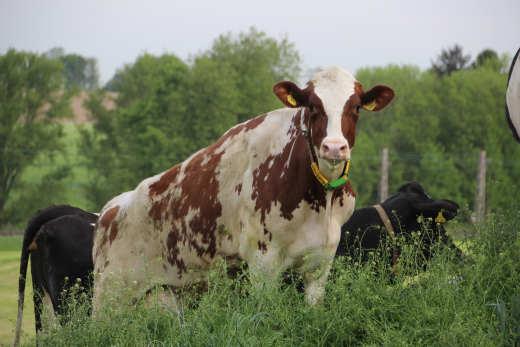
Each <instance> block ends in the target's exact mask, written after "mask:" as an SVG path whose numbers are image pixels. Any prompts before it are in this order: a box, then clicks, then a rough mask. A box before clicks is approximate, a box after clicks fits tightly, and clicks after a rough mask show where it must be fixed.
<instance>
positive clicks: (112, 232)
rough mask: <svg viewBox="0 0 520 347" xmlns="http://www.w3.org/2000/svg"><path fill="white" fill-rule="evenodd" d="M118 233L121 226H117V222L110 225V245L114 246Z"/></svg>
mask: <svg viewBox="0 0 520 347" xmlns="http://www.w3.org/2000/svg"><path fill="white" fill-rule="evenodd" d="M118 232H119V224H117V221H113V222H112V223H111V224H110V235H109V236H108V241H110V245H112V241H114V240H115V238H116V236H117V233H118Z"/></svg>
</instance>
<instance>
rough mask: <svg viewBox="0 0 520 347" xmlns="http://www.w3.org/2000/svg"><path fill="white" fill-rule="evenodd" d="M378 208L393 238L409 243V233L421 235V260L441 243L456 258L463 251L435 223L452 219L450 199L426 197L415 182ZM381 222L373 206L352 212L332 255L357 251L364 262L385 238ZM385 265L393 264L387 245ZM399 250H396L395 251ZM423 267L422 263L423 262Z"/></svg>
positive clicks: (454, 207)
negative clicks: (393, 233) (440, 216)
mask: <svg viewBox="0 0 520 347" xmlns="http://www.w3.org/2000/svg"><path fill="white" fill-rule="evenodd" d="M381 206H382V207H383V209H384V210H385V213H386V214H387V216H388V218H389V219H390V222H391V224H392V228H393V229H394V232H395V235H396V236H397V238H398V239H399V238H404V239H405V241H404V242H405V243H407V242H412V240H411V238H412V235H413V233H414V232H415V233H417V232H421V235H420V238H421V241H422V243H423V247H422V254H423V257H422V260H424V261H427V260H429V259H431V257H432V255H433V252H432V248H431V245H432V244H434V243H437V242H438V240H439V238H440V239H441V242H443V243H444V244H446V245H448V246H449V247H450V248H451V249H453V250H454V251H455V252H456V253H457V255H462V254H463V252H462V251H461V250H460V249H458V248H457V247H456V246H455V245H454V244H453V243H452V242H451V240H450V239H449V237H448V235H446V229H445V228H444V224H443V223H437V222H436V221H435V220H436V219H437V217H439V212H441V213H442V217H443V218H444V219H445V220H446V221H449V220H451V219H453V218H454V217H455V216H456V214H457V210H458V209H459V205H457V204H456V203H455V202H453V201H451V200H446V199H443V200H433V199H432V198H430V197H429V196H428V195H426V193H425V191H424V188H423V187H422V186H421V185H420V184H419V183H417V182H414V181H412V182H408V183H406V184H403V185H402V186H401V187H399V189H397V193H395V194H393V195H391V196H390V197H388V199H386V200H385V201H384V202H383V203H382V204H381ZM384 226H385V225H384V222H383V221H382V219H381V217H380V216H379V214H378V212H377V211H376V209H375V208H374V207H365V208H362V209H359V210H356V211H354V213H353V214H352V217H350V219H349V220H348V222H347V223H345V224H344V225H343V227H342V228H341V231H342V235H341V241H340V244H339V246H338V249H337V251H336V256H351V257H357V256H358V253H357V252H359V251H361V254H360V255H361V259H360V260H361V262H365V261H367V260H368V257H369V253H370V252H373V251H375V250H376V249H377V248H378V247H379V246H380V245H381V244H380V241H381V240H382V239H386V238H387V237H389V234H388V232H387V231H386V229H385V228H384ZM416 235H417V234H416ZM389 250H390V252H389V253H390V254H389V259H388V262H389V263H392V264H393V263H394V259H393V258H394V257H393V250H392V249H391V246H390V249H389ZM401 251H402V248H401V247H398V252H401ZM424 265H425V266H426V262H424Z"/></svg>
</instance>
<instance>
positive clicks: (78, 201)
mask: <svg viewBox="0 0 520 347" xmlns="http://www.w3.org/2000/svg"><path fill="white" fill-rule="evenodd" d="M63 127H64V131H65V134H66V138H65V142H66V143H67V144H69V145H68V146H67V147H66V151H67V152H66V154H64V155H58V156H56V162H55V163H54V164H53V165H49V164H41V165H33V166H29V167H28V168H27V170H25V171H24V173H23V174H22V177H21V179H22V180H24V181H25V182H29V183H32V184H38V183H39V182H40V178H41V177H42V176H43V175H44V174H46V173H48V172H50V171H51V170H52V169H53V168H54V167H55V166H61V165H64V164H68V165H71V166H72V173H73V174H72V176H70V177H68V178H67V179H66V180H65V183H66V185H67V188H68V189H67V192H66V199H65V201H63V202H56V203H57V204H60V203H66V204H69V205H72V206H76V207H79V208H83V209H87V206H88V203H87V200H86V199H85V191H84V189H85V185H86V183H87V174H88V168H87V167H85V166H83V165H82V164H81V163H80V158H79V156H78V148H77V143H78V140H79V138H80V133H79V131H78V128H91V127H92V124H90V123H83V124H75V123H64V124H63Z"/></svg>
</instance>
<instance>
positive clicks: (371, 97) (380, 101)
mask: <svg viewBox="0 0 520 347" xmlns="http://www.w3.org/2000/svg"><path fill="white" fill-rule="evenodd" d="M394 97H395V92H394V90H393V89H392V88H389V87H387V86H382V85H378V86H375V87H374V88H372V89H370V90H369V91H367V92H365V93H363V95H361V107H363V108H364V109H365V110H368V111H374V112H377V111H380V110H382V109H384V108H385V107H386V106H387V105H388V104H389V103H390V101H392V100H393V99H394Z"/></svg>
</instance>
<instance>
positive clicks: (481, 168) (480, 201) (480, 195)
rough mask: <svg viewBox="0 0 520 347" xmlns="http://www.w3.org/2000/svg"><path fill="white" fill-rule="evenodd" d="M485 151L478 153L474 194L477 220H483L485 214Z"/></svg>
mask: <svg viewBox="0 0 520 347" xmlns="http://www.w3.org/2000/svg"><path fill="white" fill-rule="evenodd" d="M486 164H487V160H486V151H481V152H480V153H479V162H478V174H477V192H476V195H475V214H476V215H475V217H476V220H477V222H483V221H484V219H485V217H486V216H485V214H486Z"/></svg>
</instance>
